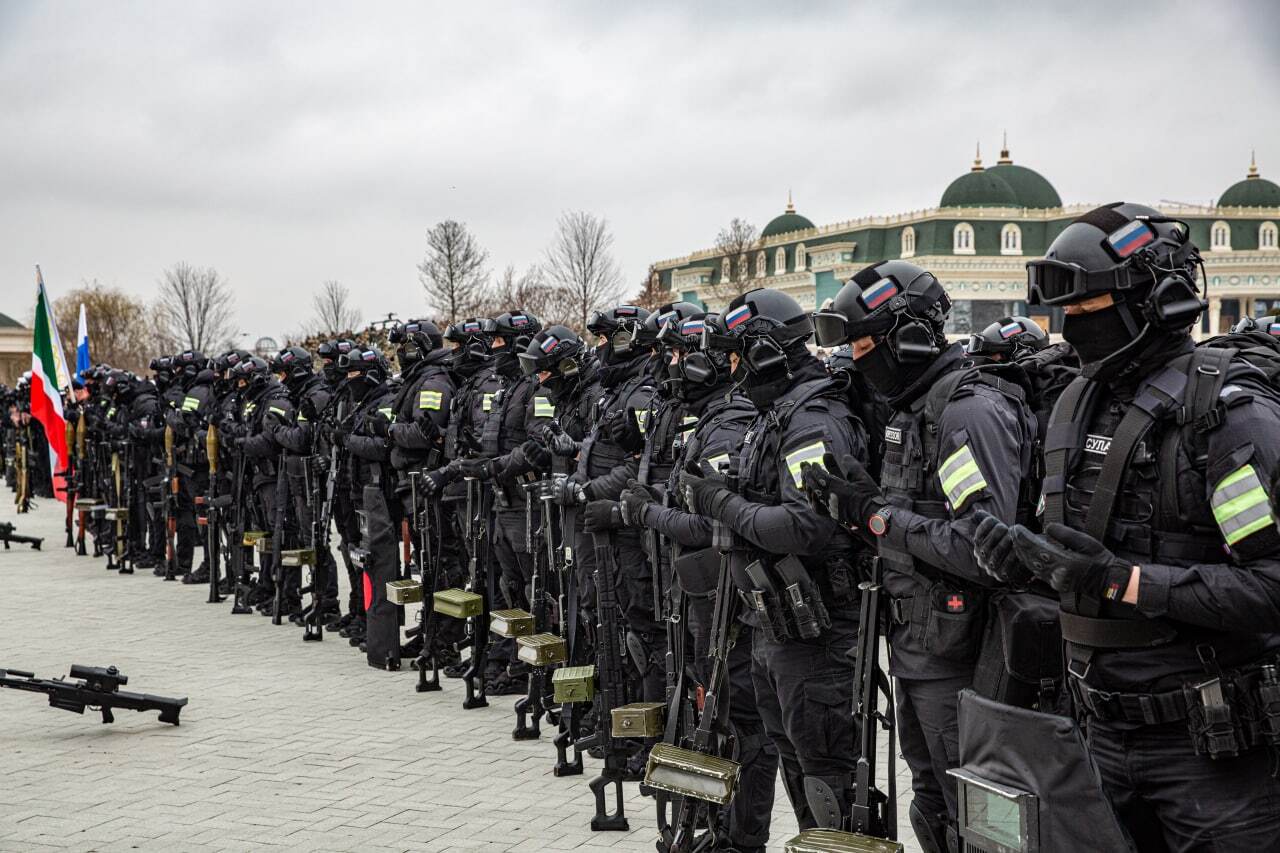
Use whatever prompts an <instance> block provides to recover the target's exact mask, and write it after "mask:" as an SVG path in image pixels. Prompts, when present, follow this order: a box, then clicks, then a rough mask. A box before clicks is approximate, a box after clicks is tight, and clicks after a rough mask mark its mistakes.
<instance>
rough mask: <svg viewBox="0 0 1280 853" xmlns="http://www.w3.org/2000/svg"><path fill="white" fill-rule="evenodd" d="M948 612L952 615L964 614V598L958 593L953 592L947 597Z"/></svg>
mask: <svg viewBox="0 0 1280 853" xmlns="http://www.w3.org/2000/svg"><path fill="white" fill-rule="evenodd" d="M947 611H948V612H950V613H963V612H964V596H963V595H960V594H959V593H958V592H953V593H951V594H950V595H948V596H947Z"/></svg>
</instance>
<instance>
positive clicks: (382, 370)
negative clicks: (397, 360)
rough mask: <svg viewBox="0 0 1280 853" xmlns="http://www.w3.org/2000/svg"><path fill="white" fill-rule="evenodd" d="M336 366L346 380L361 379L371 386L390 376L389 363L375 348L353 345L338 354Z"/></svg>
mask: <svg viewBox="0 0 1280 853" xmlns="http://www.w3.org/2000/svg"><path fill="white" fill-rule="evenodd" d="M338 368H339V369H340V370H342V371H344V372H345V373H346V377H347V379H348V380H356V379H361V380H363V381H364V384H365V385H367V386H369V387H370V388H372V387H373V386H375V385H381V384H382V383H383V382H386V381H387V380H388V379H389V378H391V365H390V363H389V362H388V361H387V358H386V356H384V355H383V354H382V353H381V352H379V351H378V350H377V349H372V348H370V349H366V348H364V347H355V348H353V349H351V350H350V351H349V352H345V353H342V354H341V355H339V356H338Z"/></svg>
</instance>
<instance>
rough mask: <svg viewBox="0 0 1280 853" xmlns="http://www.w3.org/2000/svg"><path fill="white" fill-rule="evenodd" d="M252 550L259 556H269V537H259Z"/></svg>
mask: <svg viewBox="0 0 1280 853" xmlns="http://www.w3.org/2000/svg"><path fill="white" fill-rule="evenodd" d="M253 550H255V551H257V552H258V553H259V554H270V553H271V537H270V536H266V535H263V536H261V537H259V538H258V541H257V542H254V543H253Z"/></svg>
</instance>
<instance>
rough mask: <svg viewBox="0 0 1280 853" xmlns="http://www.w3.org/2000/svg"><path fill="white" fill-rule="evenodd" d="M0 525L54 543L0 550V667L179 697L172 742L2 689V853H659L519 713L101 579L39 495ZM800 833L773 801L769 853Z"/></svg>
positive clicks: (633, 803)
mask: <svg viewBox="0 0 1280 853" xmlns="http://www.w3.org/2000/svg"><path fill="white" fill-rule="evenodd" d="M0 521H11V522H14V523H15V524H16V525H17V527H18V532H20V533H27V534H32V535H37V536H45V537H47V538H46V540H45V543H44V550H42V551H39V552H34V551H31V550H30V549H29V547H28V546H25V545H23V546H19V545H15V546H14V547H13V550H10V551H8V552H0V590H3V592H2V593H0V596H2V597H0V602H2V603H3V605H2V606H0V667H3V666H12V667H15V668H17V669H26V670H32V671H34V672H35V673H36V674H37V675H39V676H41V677H46V678H53V677H56V676H61V675H66V674H67V672H68V668H69V667H70V665H71V664H73V663H81V664H89V665H94V666H107V665H113V664H114V665H115V666H118V667H119V668H120V669H121V671H122V672H124V673H125V674H126V675H128V676H129V684H128V685H127V686H125V687H124V688H122V689H124V690H129V691H134V692H140V693H152V694H159V695H167V696H188V697H189V698H190V704H189V705H188V706H187V707H186V708H185V709H183V712H182V725H181V726H179V727H177V728H175V727H173V726H169V725H165V724H163V723H159V722H158V721H157V720H156V714H155V713H154V712H150V713H145V714H141V713H135V712H132V711H117V713H116V722H115V723H114V724H112V725H102V724H101V723H100V722H99V718H98V716H97V715H96V714H94V713H92V712H86V714H85V715H84V716H83V717H82V716H78V715H75V714H70V713H67V712H65V711H59V710H56V709H53V708H50V707H48V705H47V704H46V700H45V698H44V697H43V696H42V695H40V694H33V693H22V692H18V691H13V690H0V850H2V851H39V850H50V849H59V850H82V851H104V853H105V851H116V850H167V851H193V853H198V851H218V850H250V849H253V850H257V849H263V848H269V849H273V850H300V851H302V850H305V851H354V850H360V851H382V850H402V851H403V850H422V851H540V850H602V851H609V850H617V851H651V850H653V849H654V839H655V837H656V829H655V821H654V815H653V809H652V804H651V801H650V800H647V799H645V798H643V797H641V796H640V795H639V793H638V790H637V785H635V784H628V785H627V786H626V789H627V802H626V807H627V815H628V817H629V819H630V823H631V830H630V832H627V833H593V832H591V830H590V827H589V822H590V818H591V815H592V813H593V810H594V809H593V801H592V797H591V794H590V792H589V791H588V790H587V785H586V783H587V780H588V779H590V778H591V774H592V771H593V770H594V769H595V767H596V766H598V762H596V761H594V760H591V759H588V760H587V775H584V776H579V777H573V778H564V779H558V778H556V777H555V776H553V775H552V773H551V767H552V764H553V763H554V757H555V752H554V749H553V748H552V746H551V743H550V736H549V733H548V730H547V729H546V728H545V727H544V734H543V739H542V740H541V741H532V742H528V741H526V742H516V741H513V740H511V736H510V732H511V728H512V724H513V722H514V716H513V714H512V712H511V706H512V704H513V703H514V701H515V697H495V698H491V699H490V706H489V707H488V708H482V709H476V710H472V711H464V710H462V707H461V700H462V684H461V682H459V681H451V680H445V682H446V683H445V687H444V690H443V691H441V692H438V693H427V694H419V693H416V692H414V690H413V683H414V680H415V677H416V674H415V673H414V672H413V671H412V670H405V671H401V672H398V673H388V672H381V671H378V670H374V669H371V668H369V667H368V666H366V665H365V663H364V658H363V656H362V655H360V654H359V653H358V652H357V651H356V650H354V649H352V648H351V647H350V646H348V645H347V642H346V641H345V640H343V639H341V638H339V637H337V636H336V635H328V634H327V635H326V639H325V641H324V642H323V643H319V644H316V643H303V642H302V640H301V630H300V629H298V628H294V627H292V626H279V627H277V626H273V625H272V624H271V622H270V620H269V619H266V618H263V617H261V616H258V615H256V614H255V615H251V616H231V615H230V614H229V610H230V604H229V603H224V604H218V605H213V604H206V603H205V596H206V594H207V588H206V587H200V586H195V587H192V586H183V585H182V584H178V583H164V582H163V581H161V580H159V579H158V578H155V577H153V576H152V575H151V573H150V572H149V571H147V572H141V571H140V572H138V573H137V574H134V575H132V576H120V575H117V574H115V573H112V572H107V571H106V570H105V568H104V565H105V561H103V560H98V559H94V558H92V557H76V556H74V555H73V553H72V552H71V551H70V550H68V549H65V548H63V547H62V542H63V531H62V515H61V507H60V505H57V504H55V503H54V502H52V501H47V500H46V501H41V503H40V506H38V507H37V508H36V509H35V510H34V511H33V512H31V513H28V514H25V515H21V516H18V515H15V514H14V511H13V507H12V504H11V503H10V501H9V494H8V493H7V492H5V494H4V499H3V503H2V504H0ZM197 553H199V552H197ZM343 581H344V582H345V578H343ZM344 595H345V591H344ZM343 600H344V601H345V597H344V599H343ZM899 777H900V778H899V790H900V791H909V788H910V786H909V784H908V783H907V780H906V777H905V775H904V774H902V773H900V774H899ZM900 802H901V804H900V807H899V813H900V814H901V815H902V816H903V818H902V820H901V823H902V825H903V827H904V830H906V834H907V835H909V834H910V831H909V829H906V821H905V815H906V802H907V795H905V794H904V795H903V796H901V797H900ZM795 831H796V825H795V819H794V817H793V816H792V815H791V812H790V808H789V806H788V805H787V802H786V797H785V795H784V794H783V791H782V788H781V786H779V788H778V795H777V800H776V803H775V809H774V818H773V837H772V840H771V842H770V845H769V847H770V850H774V849H777V850H781V849H782V843H783V841H785V840H786V839H787V838H789V837H791V836H792V835H793V834H794V833H795ZM912 842H914V839H908V849H909V850H913V851H914V850H916V849H917V848H915V847H914V846H913V844H912Z"/></svg>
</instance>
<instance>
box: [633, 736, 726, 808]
mask: <svg viewBox="0 0 1280 853" xmlns="http://www.w3.org/2000/svg"><path fill="white" fill-rule="evenodd" d="M741 769H742V767H741V765H739V764H738V762H736V761H731V760H729V759H728V758H720V757H719V756H716V755H704V754H703V753H701V752H696V751H694V750H692V749H681V748H680V747H678V746H672V745H671V744H669V743H658V744H654V746H653V749H652V750H651V751H650V752H649V760H648V761H647V762H646V763H645V768H644V782H645V784H646V785H648V786H649V787H650V788H656V789H657V790H659V791H666V792H668V793H671V794H676V795H678V796H681V797H693V798H694V799H697V800H705V801H707V802H710V803H719V804H720V805H722V806H724V805H728V803H729V801H730V800H731V799H733V792H734V791H735V790H736V789H737V787H738V773H739V771H740V770H741Z"/></svg>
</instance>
